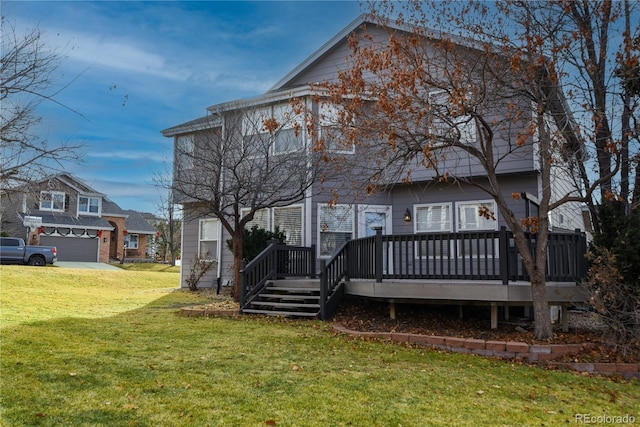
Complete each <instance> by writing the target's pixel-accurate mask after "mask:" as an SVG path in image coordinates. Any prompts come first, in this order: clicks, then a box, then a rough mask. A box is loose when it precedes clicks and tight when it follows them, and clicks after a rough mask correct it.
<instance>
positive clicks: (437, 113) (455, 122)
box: [429, 91, 477, 144]
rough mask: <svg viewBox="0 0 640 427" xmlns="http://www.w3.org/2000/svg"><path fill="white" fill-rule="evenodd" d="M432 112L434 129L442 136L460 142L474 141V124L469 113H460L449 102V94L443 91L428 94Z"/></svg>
mask: <svg viewBox="0 0 640 427" xmlns="http://www.w3.org/2000/svg"><path fill="white" fill-rule="evenodd" d="M429 100H430V102H431V108H432V111H433V114H434V120H433V125H434V128H435V129H434V130H435V131H436V133H437V134H438V135H439V136H441V137H443V138H457V137H458V136H459V138H460V142H462V143H465V144H471V143H474V142H476V139H477V135H476V125H475V122H474V120H473V118H472V117H471V116H469V115H465V114H461V113H460V111H459V110H458V108H456V107H455V106H453V105H450V103H449V94H447V93H446V92H444V91H436V92H431V93H430V94H429Z"/></svg>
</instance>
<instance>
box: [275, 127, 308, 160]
mask: <svg viewBox="0 0 640 427" xmlns="http://www.w3.org/2000/svg"><path fill="white" fill-rule="evenodd" d="M301 133H302V129H280V130H278V131H276V133H275V134H274V136H273V152H274V154H280V153H290V152H293V151H299V150H301V149H302V135H301Z"/></svg>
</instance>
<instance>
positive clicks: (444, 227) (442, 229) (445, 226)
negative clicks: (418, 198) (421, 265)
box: [413, 202, 453, 259]
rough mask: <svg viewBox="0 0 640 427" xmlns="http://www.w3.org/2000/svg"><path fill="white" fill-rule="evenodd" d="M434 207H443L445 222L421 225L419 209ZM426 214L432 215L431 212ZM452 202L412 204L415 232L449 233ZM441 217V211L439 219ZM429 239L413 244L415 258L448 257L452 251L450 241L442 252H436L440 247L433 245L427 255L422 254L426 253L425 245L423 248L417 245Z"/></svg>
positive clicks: (426, 242) (451, 220) (451, 224)
mask: <svg viewBox="0 0 640 427" xmlns="http://www.w3.org/2000/svg"><path fill="white" fill-rule="evenodd" d="M434 208H440V209H441V210H442V209H443V208H444V209H445V212H444V217H445V218H446V221H445V222H442V221H440V226H439V227H434V226H431V227H421V225H422V224H423V223H421V222H420V221H419V218H420V217H421V216H422V215H421V214H420V211H421V210H423V209H428V210H431V209H434ZM426 215H427V216H429V215H432V213H427V214H426ZM452 215H453V203H451V202H444V203H422V204H419V205H414V206H413V218H414V220H413V231H414V233H415V234H438V233H451V232H452V231H453V216H452ZM442 217H443V214H442V213H441V217H440V218H441V219H442ZM429 242H430V241H419V242H416V246H415V249H414V250H415V258H416V259H418V258H419V259H427V258H428V259H440V258H442V257H449V256H450V255H451V254H452V253H453V250H452V245H451V242H450V243H449V245H448V246H445V248H444V249H445V252H444V253H437V252H438V251H437V250H438V249H440V246H439V245H438V246H435V245H434V247H433V248H431V250H429V251H428V252H429V256H428V257H427V256H426V255H423V254H425V253H427V248H426V246H425V247H424V249H422V250H421V247H420V246H419V245H427V244H428V243H429Z"/></svg>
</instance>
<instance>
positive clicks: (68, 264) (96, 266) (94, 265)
mask: <svg viewBox="0 0 640 427" xmlns="http://www.w3.org/2000/svg"><path fill="white" fill-rule="evenodd" d="M53 265H54V266H56V267H62V268H88V269H91V270H118V271H122V269H120V268H118V267H114V266H113V265H109V264H105V263H102V262H75V261H58V262H56V263H55V264H53Z"/></svg>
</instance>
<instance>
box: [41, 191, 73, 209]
mask: <svg viewBox="0 0 640 427" xmlns="http://www.w3.org/2000/svg"><path fill="white" fill-rule="evenodd" d="M45 194H48V195H49V200H48V201H49V203H50V206H49V207H46V206H44V205H43V204H42V203H43V201H45V200H44V195H45ZM56 196H57V197H56ZM59 198H62V208H55V205H56V199H59ZM66 198H67V195H66V193H64V192H63V191H41V192H40V204H39V207H40V210H41V211H51V212H64V208H65V202H66ZM59 202H60V200H58V203H59Z"/></svg>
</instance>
